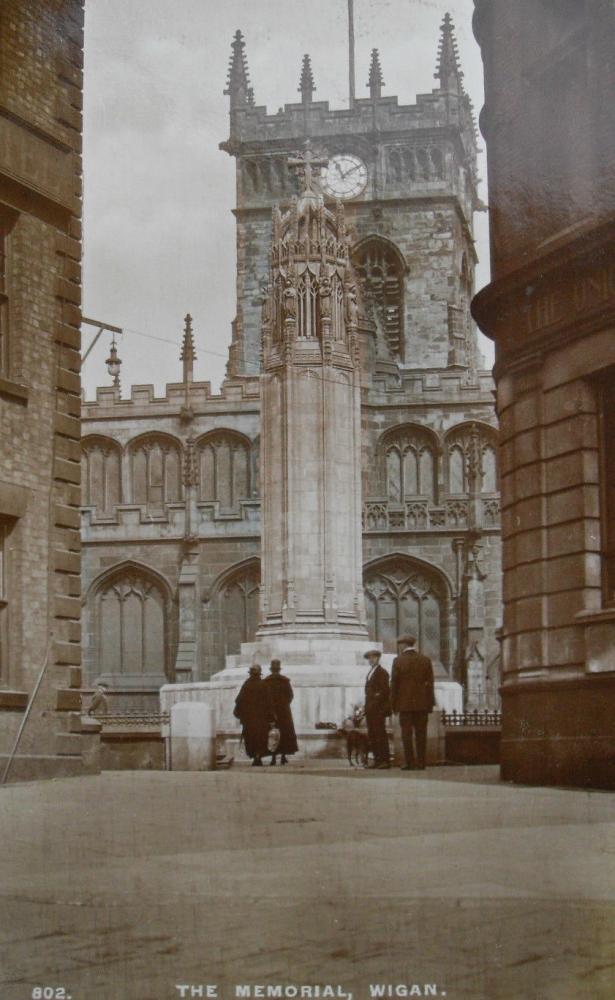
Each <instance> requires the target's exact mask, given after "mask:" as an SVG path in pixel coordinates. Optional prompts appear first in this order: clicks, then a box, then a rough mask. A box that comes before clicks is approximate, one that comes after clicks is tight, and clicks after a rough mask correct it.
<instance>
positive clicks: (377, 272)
mask: <svg viewBox="0 0 615 1000" xmlns="http://www.w3.org/2000/svg"><path fill="white" fill-rule="evenodd" d="M353 263H354V265H355V269H356V272H357V275H358V277H359V281H360V282H361V290H362V293H363V302H364V304H365V308H366V311H367V314H368V316H369V318H370V319H371V320H373V321H374V323H375V324H376V329H377V332H378V335H379V336H380V337H381V338H383V339H384V341H385V343H386V345H387V347H388V349H389V353H390V354H391V357H393V358H395V359H396V360H397V361H403V360H404V270H405V268H404V264H403V258H402V257H401V254H400V253H399V251H398V250H397V248H396V247H394V246H393V245H392V244H390V243H388V242H387V241H386V240H382V239H380V238H379V237H373V238H371V239H367V240H364V241H363V242H362V243H360V244H359V245H358V247H357V248H356V249H355V251H354V254H353Z"/></svg>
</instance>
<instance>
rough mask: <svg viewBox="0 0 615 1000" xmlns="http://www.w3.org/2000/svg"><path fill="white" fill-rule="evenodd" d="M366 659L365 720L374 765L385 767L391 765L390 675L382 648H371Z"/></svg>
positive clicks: (366, 654)
mask: <svg viewBox="0 0 615 1000" xmlns="http://www.w3.org/2000/svg"><path fill="white" fill-rule="evenodd" d="M364 659H366V660H367V661H368V662H369V671H368V674H367V677H366V679H365V721H366V723H367V738H368V740H369V747H370V750H371V751H372V753H373V755H374V767H377V768H380V769H382V770H383V769H385V768H388V767H390V766H391V759H390V754H389V737H388V736H387V731H386V720H387V717H388V716H389V715H390V714H391V698H390V690H389V675H388V673H387V671H386V670H385V669H384V667H383V666H381V664H380V650H378V649H369V650H368V651H367V653H365V656H364Z"/></svg>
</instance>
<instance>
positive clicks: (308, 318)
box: [297, 268, 318, 337]
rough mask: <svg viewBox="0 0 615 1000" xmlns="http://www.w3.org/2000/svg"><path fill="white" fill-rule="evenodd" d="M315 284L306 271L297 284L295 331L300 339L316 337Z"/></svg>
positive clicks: (314, 280) (308, 271)
mask: <svg viewBox="0 0 615 1000" xmlns="http://www.w3.org/2000/svg"><path fill="white" fill-rule="evenodd" d="M317 291H318V289H317V282H316V278H315V277H314V275H313V274H312V273H311V271H310V270H309V268H308V269H306V270H305V271H304V272H303V274H302V275H301V277H300V278H299V280H298V282H297V303H298V316H297V331H298V336H300V337H317V336H318V306H317V298H316V296H317Z"/></svg>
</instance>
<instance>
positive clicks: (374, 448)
mask: <svg viewBox="0 0 615 1000" xmlns="http://www.w3.org/2000/svg"><path fill="white" fill-rule="evenodd" d="M435 76H436V80H437V86H436V88H435V89H434V90H432V91H431V92H430V93H428V94H422V95H419V97H418V98H417V101H416V103H415V104H413V105H411V106H400V105H399V104H398V101H397V98H395V97H389V96H385V95H384V94H383V86H384V84H383V81H382V73H381V69H380V60H379V56H378V53H377V52H376V50H374V52H373V54H372V62H371V67H370V71H369V83H368V93H369V96H367V97H365V98H361V99H356V100H354V101H353V102H352V105H351V107H350V108H349V109H346V110H339V111H337V110H336V111H332V110H330V108H329V106H328V104H327V103H326V102H321V101H315V100H314V98H313V92H314V90H315V84H314V77H313V71H312V67H311V64H310V60H309V58H308V57H307V56H306V57H305V58H304V61H303V66H302V68H301V73H300V81H299V93H300V101H298V102H297V103H294V104H287V105H285V106H284V108H282V109H281V110H280V111H279V112H278V113H277V114H275V115H269V114H267V111H266V109H265V108H263V107H259V106H257V105H256V104H255V101H254V95H253V91H252V87H251V85H250V80H249V75H248V68H247V60H246V54H245V43H244V40H243V38H242V36H241V33H240V32H237V34H236V36H235V39H234V41H233V44H232V54H231V63H230V70H229V78H228V84H227V89H226V93H227V94H228V97H229V104H230V134H229V138H228V140H227V141H226V142H224V143H223V144H222V149H223V150H225V151H226V152H227V153H228V154H229V155H230V156H231V157H233V159H234V160H235V168H236V177H237V206H236V208H235V209H234V214H235V217H236V226H237V315H236V319H235V322H234V324H233V334H232V343H231V348H230V354H229V363H228V369H227V377H226V379H225V381H224V384H223V386H222V389H221V391H220V393H219V394H214V393H212V392H211V389H210V386H209V384H208V383H205V382H199V381H194V360H195V359H194V348H193V344H192V333H191V329H190V322H189V320H188V321H187V326H186V331H185V334H184V342H183V350H182V360H183V372H182V378H181V381H179V380H178V382H177V383H174V384H170V385H168V386H167V390H166V395H165V396H164V397H162V398H156V397H155V396H154V393H153V390H152V389H151V387H149V386H133V387H132V390H131V393H130V398H128V399H123V398H122V397H121V393H120V390H119V389H118V388H115V387H109V388H101V389H99V390H98V391H97V396H96V401H95V402H86V403H85V404H84V406H83V410H82V416H83V463H84V465H83V484H84V490H83V508H84V509H83V541H84V551H83V575H84V597H85V620H86V622H87V628H86V637H85V648H84V656H85V662H86V663H87V668H88V672H89V676H90V679H94V678H96V677H102V678H103V679H104V680H105V681H107V682H108V683H109V684H110V685H111V687H112V689H113V692H114V694H115V697H116V702H119V701H120V700H121V701H122V702H123V704H124V705H129V704H132V705H133V706H135V707H136V706H137V705H139V704H143V703H146V702H147V701H150V702H151V701H152V700H153V696H154V695H155V693H156V692H157V690H158V688H159V686H160V685H161V684H162V683H164V682H165V681H168V680H175V681H190V680H193V681H200V680H206V679H208V678H209V677H210V676H211V675H212V674H214V673H216V672H217V671H219V670H221V669H222V668H223V667H224V664H225V658H226V656H227V655H229V654H235V653H237V652H238V651H239V646H240V644H241V643H242V642H246V641H247V640H249V639H251V638H252V636H253V634H254V631H255V628H256V626H257V625H258V622H259V583H260V555H261V535H260V480H261V478H262V477H264V476H266V475H267V470H261V469H260V468H259V454H260V447H259V434H260V391H261V388H260V377H259V373H260V371H261V361H262V341H261V332H262V326H263V311H264V308H265V304H266V302H267V301H268V294H269V289H268V282H269V281H270V277H271V270H270V268H271V260H270V256H271V246H272V232H273V230H272V210H275V209H276V206H283V207H284V208H285V209H286V208H287V207H288V205H289V204H291V205H292V203H293V202H292V199H293V197H294V196H295V195H296V192H297V179H296V176H295V174H294V173H293V169H292V167H291V166H289V162H288V161H289V158H291V159H292V157H293V155H296V153H297V151H298V150H301V149H302V147H303V146H304V143H305V141H306V139H309V140H310V142H311V144H312V147H313V149H314V150H316V151H317V152H320V153H324V154H326V156H327V157H328V166H327V167H326V169H325V172H324V173H323V175H322V177H321V182H322V186H323V191H324V195H325V198H326V200H327V203H328V204H329V205H330V206H333V205H334V203H335V200H336V199H340V200H342V201H343V202H344V205H345V220H346V222H345V224H346V225H347V226H348V229H349V231H350V233H351V235H352V265H353V267H354V271H355V273H356V275H357V277H358V282H359V285H360V288H359V292H360V295H359V297H360V308H361V312H362V314H363V317H364V320H363V323H362V330H363V340H362V346H361V351H362V367H363V371H362V388H361V423H362V428H361V433H362V480H363V570H364V588H365V603H366V608H367V624H368V628H369V633H370V637H371V638H372V639H373V640H378V641H381V642H382V643H383V644H384V648H385V650H386V651H392V650H393V649H394V641H395V638H396V636H397V635H398V634H399V633H400V632H402V631H404V630H406V631H407V630H414V631H416V632H417V634H418V635H419V640H420V643H421V645H422V646H423V648H424V649H426V650H427V652H429V653H430V655H431V656H432V657H433V659H434V660H435V661H436V662H437V663H438V665H439V669H440V671H441V675H442V676H447V677H450V678H455V679H458V680H460V681H461V682H462V683H463V684H464V686H465V689H466V700H467V704H468V705H469V706H470V707H484V706H485V705H487V704H489V705H495V704H496V703H497V700H498V693H497V692H498V686H499V676H498V646H497V642H496V639H495V633H496V629H497V627H498V625H499V617H498V616H499V606H500V555H499V496H498V492H497V483H496V464H495V463H496V459H495V455H496V423H495V415H494V410H493V396H492V388H493V384H492V381H491V377H490V374H489V373H488V372H487V371H484V370H482V368H481V358H480V356H479V352H478V350H477V345H476V333H475V328H474V326H473V324H472V322H471V317H470V311H469V306H470V299H471V296H472V292H473V282H474V268H475V263H476V257H475V251H474V243H473V213H474V211H475V210H476V209H477V208H479V207H480V202H479V199H478V196H477V180H478V178H477V168H476V129H475V123H474V119H473V114H472V108H471V104H470V101H469V98H468V96H467V95H466V93H465V92H464V89H463V85H462V74H461V71H460V68H459V63H458V57H457V51H456V43H455V38H454V30H453V26H452V23H451V20H450V18H449V17H448V15H447V17H446V18H445V20H444V22H443V24H442V28H441V38H440V46H439V52H438V57H437V67H436V74H435ZM306 282H307V283H306ZM308 286H309V287H308ZM296 293H297V296H298V298H297V303H298V307H299V308H300V309H302V310H304V311H305V312H304V313H302V316H303V318H304V319H305V318H306V317H308V319H306V322H307V323H308V325H309V316H311V315H312V313H311V312H310V310H311V309H312V308H315V307H314V302H315V298H314V296H315V295H316V286H315V285H314V287H312V285H310V279H309V277H308V278H306V279H305V280H302V281H301V282H299V285H298V287H297V289H296ZM314 315H316V314H315V313H314ZM304 325H305V324H304Z"/></svg>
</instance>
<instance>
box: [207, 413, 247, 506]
mask: <svg viewBox="0 0 615 1000" xmlns="http://www.w3.org/2000/svg"><path fill="white" fill-rule="evenodd" d="M197 454H198V469H199V500H201V501H203V502H212V501H217V502H218V503H219V504H220V508H221V510H222V511H229V512H230V511H238V510H239V504H240V501H241V500H248V499H249V498H250V496H251V486H252V482H251V481H252V469H251V465H252V456H251V447H250V442H249V441H248V440H247V439H246V438H244V437H243V435H241V434H237V433H235V432H234V431H228V430H219V431H213V432H211V433H210V434H206V435H205V437H203V438H201V440H200V441H199V442H198V445H197Z"/></svg>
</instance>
